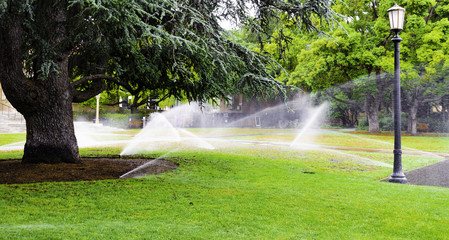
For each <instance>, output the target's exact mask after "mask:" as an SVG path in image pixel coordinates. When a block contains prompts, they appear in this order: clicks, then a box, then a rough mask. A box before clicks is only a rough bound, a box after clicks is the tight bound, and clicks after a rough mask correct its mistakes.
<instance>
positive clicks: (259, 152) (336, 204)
mask: <svg viewBox="0 0 449 240" xmlns="http://www.w3.org/2000/svg"><path fill="white" fill-rule="evenodd" d="M1 137H2V135H0V138H1ZM255 137H258V136H255ZM419 141H422V140H419ZM366 144H369V141H368V140H366ZM440 149H444V148H443V147H441V148H440ZM120 151H121V148H119V147H108V148H86V149H81V150H80V152H81V155H83V156H91V157H92V156H114V155H117V154H119V153H120ZM5 154H7V153H4V152H0V157H2V158H3V156H4V155H5ZM8 154H9V153H8ZM14 154H17V155H19V154H20V151H16V152H14ZM141 154H143V155H144V156H147V157H158V156H164V157H165V158H167V159H171V160H173V161H176V162H177V163H179V165H180V166H179V168H178V169H177V170H175V171H174V172H171V173H165V174H162V175H157V176H148V177H144V178H137V179H126V180H119V179H118V180H104V181H92V182H67V183H64V182H63V183H38V184H23V185H0V239H446V238H447V236H448V235H449V229H448V228H447V226H448V224H449V211H447V209H448V207H449V202H448V201H447V199H449V189H446V188H439V187H427V186H413V185H400V184H391V183H387V182H381V181H379V180H380V179H383V178H385V177H388V176H389V174H391V168H390V167H386V166H384V165H385V164H391V162H392V154H384V153H373V152H365V151H362V152H360V151H352V152H349V151H345V152H339V151H325V150H300V149H292V148H290V147H287V146H273V145H262V144H259V145H251V144H241V143H235V142H234V143H233V142H228V143H220V145H219V146H217V149H215V150H181V151H177V152H163V151H159V152H151V153H148V152H147V153H145V152H142V153H141ZM403 161H404V168H405V169H412V168H416V167H420V166H424V165H427V164H429V163H432V162H436V161H441V158H436V157H432V156H412V155H404V156H403Z"/></svg>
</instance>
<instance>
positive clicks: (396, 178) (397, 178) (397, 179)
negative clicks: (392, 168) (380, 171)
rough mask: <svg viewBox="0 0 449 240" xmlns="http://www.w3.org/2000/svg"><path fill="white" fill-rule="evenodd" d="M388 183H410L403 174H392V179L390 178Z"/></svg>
mask: <svg viewBox="0 0 449 240" xmlns="http://www.w3.org/2000/svg"><path fill="white" fill-rule="evenodd" d="M388 182H392V183H402V184H406V183H408V181H407V178H406V177H405V175H404V174H403V173H402V174H394V173H393V174H391V176H390V178H388Z"/></svg>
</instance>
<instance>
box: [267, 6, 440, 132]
mask: <svg viewBox="0 0 449 240" xmlns="http://www.w3.org/2000/svg"><path fill="white" fill-rule="evenodd" d="M398 3H399V5H401V6H403V7H405V8H406V11H407V12H406V19H405V20H406V23H405V25H404V26H405V27H404V30H403V31H402V32H401V37H402V38H403V39H404V41H403V42H402V43H401V61H402V63H401V68H402V72H403V74H402V78H401V79H402V83H403V85H402V87H403V92H404V94H403V96H404V97H409V101H408V102H410V103H412V102H416V104H415V103H414V104H405V105H404V107H405V108H407V111H408V112H409V114H408V116H409V121H410V124H409V126H410V127H409V131H410V132H416V111H417V107H419V106H421V105H422V104H424V103H426V102H430V101H435V100H438V96H441V92H442V90H443V89H445V91H447V87H445V86H444V85H445V82H444V81H441V80H438V79H442V78H441V76H440V77H434V75H435V74H436V73H438V72H440V73H441V72H442V71H444V68H445V66H446V65H447V57H448V54H447V46H448V44H447V36H448V34H447V30H446V29H447V21H448V20H447V17H448V16H449V14H448V8H447V4H448V2H447V0H441V1H433V0H413V1H403V2H398ZM393 5H394V2H393V1H382V2H380V1H373V0H364V1H352V0H346V1H343V2H341V4H337V5H336V6H335V10H336V11H337V12H339V13H341V14H343V15H345V16H346V18H344V20H343V21H342V22H341V24H342V25H343V26H344V29H345V30H346V31H344V30H342V29H334V30H332V29H330V30H329V31H327V33H328V34H329V35H331V36H332V38H317V37H316V36H311V35H307V34H304V33H302V32H291V33H289V34H288V36H289V37H291V38H292V40H291V41H292V42H299V43H300V44H298V46H300V48H292V49H289V52H287V54H286V56H290V57H288V58H285V59H286V61H285V62H282V63H283V66H285V67H286V69H287V70H289V73H290V75H291V78H290V80H289V81H288V83H289V84H293V85H296V86H299V87H302V88H303V89H306V90H309V91H320V90H322V89H327V88H329V87H332V88H335V87H338V86H341V85H342V84H344V83H346V82H348V81H349V82H352V83H353V84H351V85H350V86H351V87H353V88H354V89H353V90H354V91H357V92H359V93H360V94H362V96H363V97H364V103H363V104H362V103H361V102H360V101H359V99H357V101H354V100H352V99H350V98H348V95H345V96H344V97H343V98H342V96H343V95H342V93H349V92H348V91H346V90H345V89H344V88H346V87H347V86H348V85H343V88H342V89H340V90H338V91H337V90H335V89H334V90H332V91H326V92H327V93H328V94H336V95H332V99H333V100H334V101H340V102H342V103H346V104H350V105H351V106H355V107H357V108H359V109H361V110H362V111H364V112H365V113H366V114H367V118H368V122H369V131H370V132H379V131H380V128H379V120H378V115H379V112H380V111H381V110H382V108H384V107H386V106H388V105H386V104H389V103H388V102H386V101H385V100H389V98H390V97H389V92H391V91H390V87H391V84H390V80H391V76H390V74H386V73H392V72H393V66H394V64H393V61H394V59H393V45H392V42H391V41H389V38H390V36H391V35H390V30H389V21H388V16H387V12H386V11H387V9H388V8H390V7H391V6H393ZM285 33H287V32H285V31H284V34H285ZM266 49H269V48H266ZM279 51H281V49H278V48H277V46H276V45H275V44H272V49H271V50H270V52H271V53H273V54H275V53H277V52H279ZM292 55H294V56H296V57H297V58H296V59H294V58H293V57H291V56H292ZM295 64H296V65H295ZM292 65H295V67H294V68H292ZM280 79H281V80H283V78H280ZM384 110H385V111H388V110H389V109H388V108H385V109H384ZM413 119H414V120H413ZM413 129H415V130H413Z"/></svg>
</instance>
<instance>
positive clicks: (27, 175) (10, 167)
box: [0, 158, 177, 184]
mask: <svg viewBox="0 0 449 240" xmlns="http://www.w3.org/2000/svg"><path fill="white" fill-rule="evenodd" d="M150 160H151V159H116V158H84V159H82V160H81V163H80V164H69V163H61V164H22V163H21V161H20V160H6V161H0V184H22V183H36V182H71V181H93V180H103V179H118V178H119V177H120V176H122V175H123V174H125V173H127V172H129V171H131V170H133V169H135V168H136V167H139V166H141V165H143V164H145V163H147V162H149V161H150ZM176 168H177V164H176V163H174V162H172V161H169V160H158V164H149V165H148V166H146V167H145V174H147V175H150V174H160V173H163V172H167V171H172V170H174V169H176Z"/></svg>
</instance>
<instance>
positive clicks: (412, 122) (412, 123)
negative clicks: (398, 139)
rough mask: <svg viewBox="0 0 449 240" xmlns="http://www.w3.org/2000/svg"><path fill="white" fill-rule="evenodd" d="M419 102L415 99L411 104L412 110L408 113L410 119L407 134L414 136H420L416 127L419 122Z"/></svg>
mask: <svg viewBox="0 0 449 240" xmlns="http://www.w3.org/2000/svg"><path fill="white" fill-rule="evenodd" d="M418 106H419V104H418V100H417V99H416V98H415V97H413V98H412V101H411V103H410V108H409V112H408V119H407V132H408V133H410V134H411V135H413V136H416V135H418V131H417V129H416V125H417V123H418V120H417V117H416V116H417V114H418Z"/></svg>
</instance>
